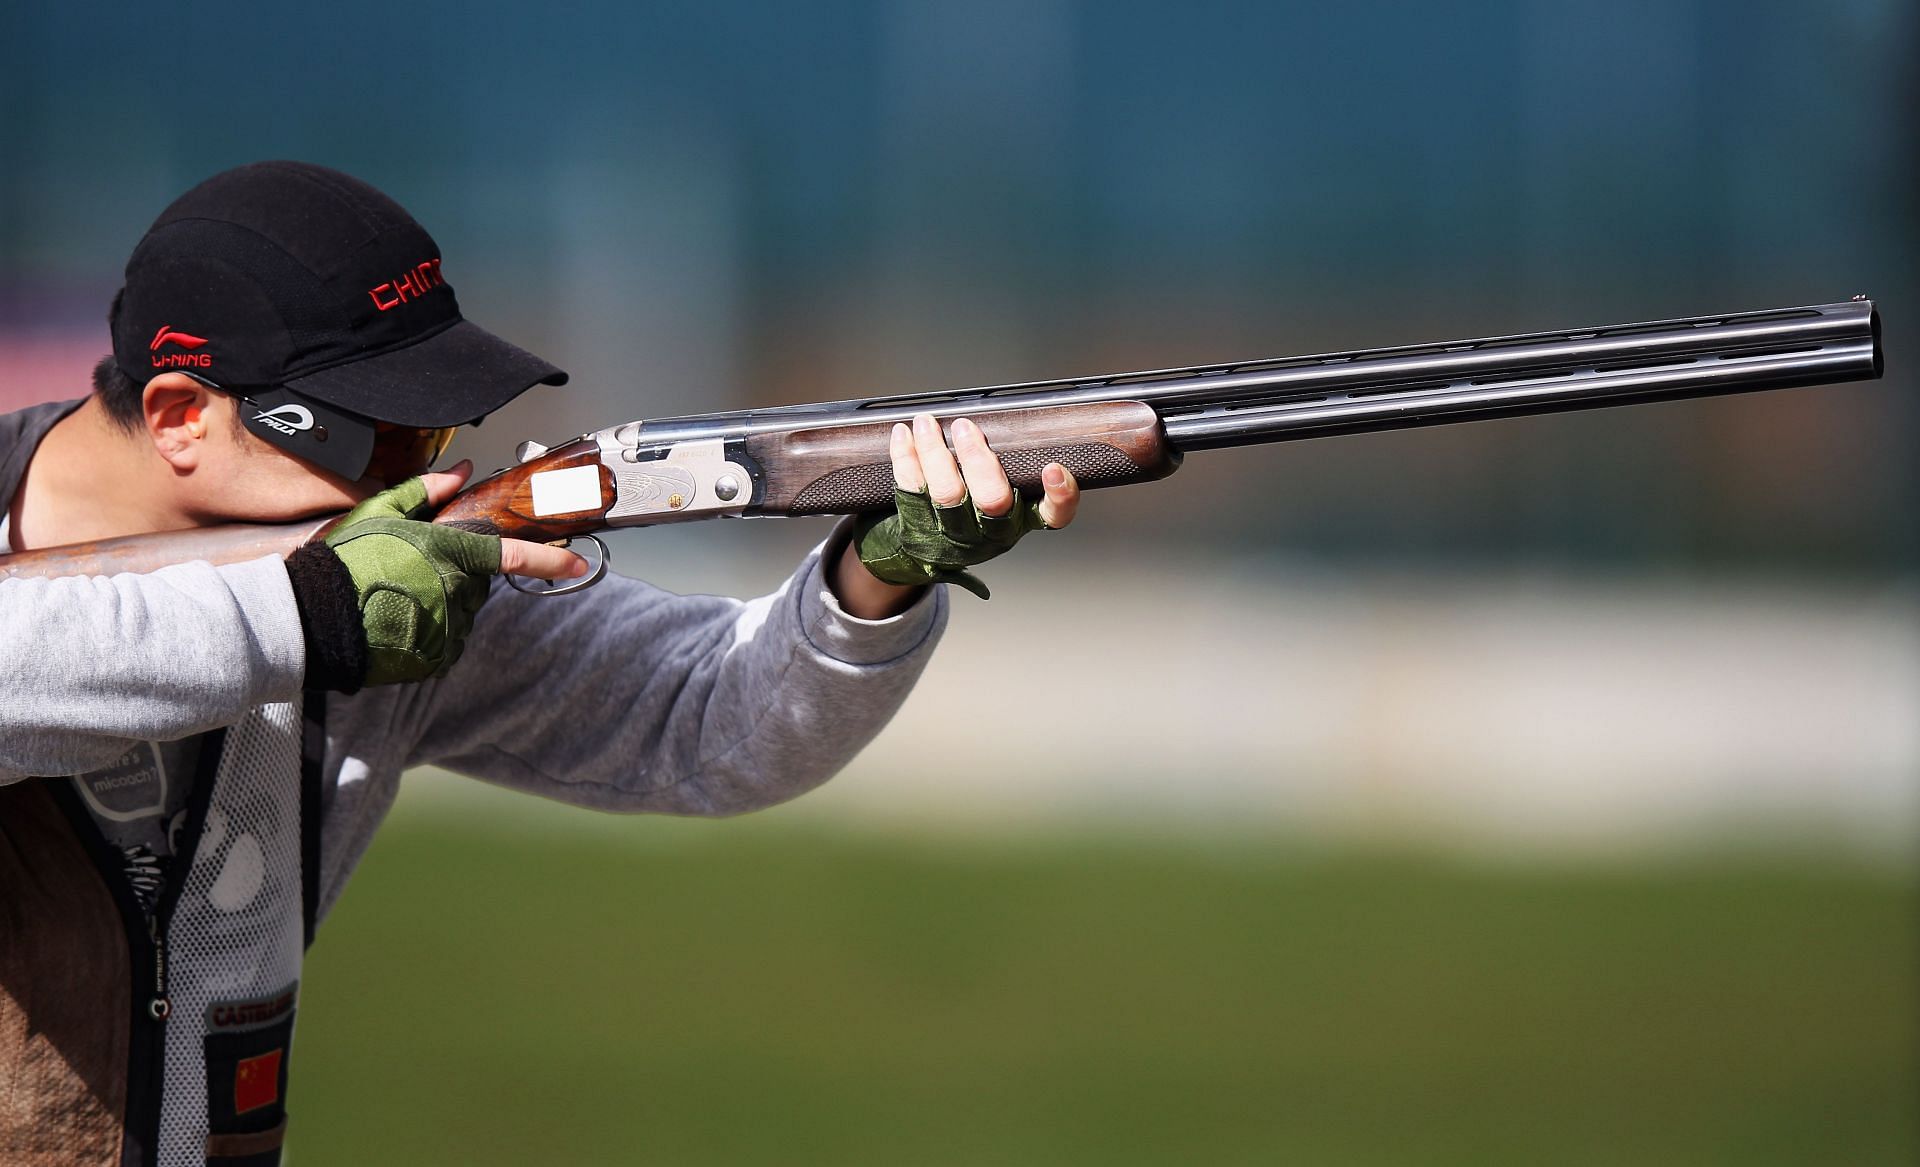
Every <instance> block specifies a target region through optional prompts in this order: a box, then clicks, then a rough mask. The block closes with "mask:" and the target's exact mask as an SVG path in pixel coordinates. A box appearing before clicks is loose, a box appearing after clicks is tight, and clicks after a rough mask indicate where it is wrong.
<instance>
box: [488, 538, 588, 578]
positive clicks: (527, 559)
mask: <svg viewBox="0 0 1920 1167" xmlns="http://www.w3.org/2000/svg"><path fill="white" fill-rule="evenodd" d="M500 574H502V575H522V576H526V577H528V578H530V579H578V578H580V577H581V576H583V575H585V574H587V561H586V560H584V559H582V558H580V557H579V556H578V555H575V554H574V553H573V552H571V551H568V550H566V549H565V548H562V547H549V546H547V545H546V544H544V543H529V542H527V541H526V540H524V539H502V540H500Z"/></svg>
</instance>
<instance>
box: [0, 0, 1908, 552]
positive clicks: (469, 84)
mask: <svg viewBox="0 0 1920 1167" xmlns="http://www.w3.org/2000/svg"><path fill="white" fill-rule="evenodd" d="M1915 24H1916V20H1915V13H1914V11H1913V9H1912V7H1911V6H1910V5H1907V4H1901V3H1896V2H1894V0H1841V2H1836V3H1827V4H1820V5H1808V4H1796V3H1757V4H1756V3H1740V2H1734V0H1657V2H1646V0H1641V2H1625V3H1622V2H1617V0H1567V2H1560V3H1514V2H1509V3H1480V4H1472V5H1447V6H1420V5H1397V4H1364V3H1363V4H1347V5H1337V6H1336V5H1281V4H1273V5H1250V4H1222V3H1198V4H1186V5H1180V6H1177V7H1174V6H1160V5H1146V4H1123V3H1073V2H1068V0H977V2H973V3H966V4H927V3H872V2H850V0H828V2H822V3H811V4H804V5H801V4H742V3H701V4H652V5H572V4H556V5H542V6H526V5H505V4H494V3H466V4H446V5H407V6H394V5H389V4H366V3H354V2H349V3H342V4H334V5H328V6H325V7H303V8H283V7H280V6H274V5H260V6H231V7H225V8H221V7H208V6H199V5H194V6H186V5H167V4H160V5H142V6H138V7H122V8H117V9H103V8H101V7H98V6H94V5H78V4H76V5H52V4H16V5H10V6H8V8H7V10H6V12H5V13H4V15H0V44H3V45H4V48H0V64H4V69H0V101H3V102H4V108H5V112H6V118H5V129H4V133H5V135H6V138H7V147H6V157H7V159H8V164H7V167H6V173H5V176H4V179H0V273H4V280H3V282H4V291H0V296H4V299H3V300H0V310H3V311H4V314H5V316H4V320H0V333H4V334H5V335H6V336H8V337H10V338H13V339H15V340H16V341H17V340H18V339H19V338H20V337H21V336H22V335H23V334H38V335H41V336H42V337H45V336H46V335H47V334H49V333H60V334H61V335H62V336H64V337H67V338H70V339H71V338H74V337H75V336H76V335H77V336H79V337H81V338H82V339H81V340H74V341H72V343H75V344H79V345H80V347H82V348H88V347H89V346H90V347H92V348H100V349H104V343H103V341H101V340H97V339H90V338H93V337H97V336H98V322H99V320H100V318H101V316H102V314H103V311H104V306H105V304H106V302H107V300H108V298H109V297H110V295H111V293H112V291H113V289H114V287H115V286H116V284H117V275H118V270H119V265H120V264H121V263H122V262H123V261H124V257H125V255H126V253H127V252H128V251H129V250H130V248H131V246H132V244H133V242H134V241H135V240H136V239H137V238H138V237H139V235H140V233H141V231H142V230H143V229H144V226H145V224H146V223H147V222H148V221H149V220H150V219H151V218H152V216H153V215H154V214H155V213H156V212H157V211H158V209H159V208H160V207H161V206H163V205H165V203H166V202H167V201H168V200H169V199H170V198H172V197H173V195H175V194H177V193H178V192H179V191H181V190H182V189H184V188H185V187H187V186H189V185H191V184H192V183H193V182H195V181H197V180H198V179H200V178H201V177H204V176H205V175H207V174H208V173H211V172H212V171H214V170H217V169H219V168H222V167H224V166H228V165H231V164H235V163H239V162H242V161H246V160H250V159H255V158H260V157H265V156H287V157H299V158H306V159H312V160H316V161H321V162H326V163H329V164H332V165H336V166H339V167H341V168H343V169H346V170H349V171H352V172H354V173H357V174H360V175H363V176H365V177H366V178H368V179H370V180H372V181H374V182H375V183H376V184H377V185H380V186H382V187H384V188H386V189H387V190H389V191H390V192H391V193H393V194H394V195H396V196H397V197H398V198H400V200H401V201H402V202H403V203H405V204H406V205H408V206H409V207H410V208H411V209H412V210H413V211H414V212H415V213H416V214H417V215H418V216H419V217H420V218H421V219H422V220H423V221H424V222H425V223H426V224H427V226H428V228H429V229H430V230H432V231H433V232H435V234H436V235H437V237H438V238H439V240H440V242H441V245H442V247H443V249H444V251H445V254H446V257H447V266H446V270H447V273H448V275H449V277H450V279H451V281H452V282H453V283H454V285H455V286H456V287H457V289H458V290H459V292H460V295H461V298H462V302H463V304H464V305H465V306H466V308H467V311H468V314H469V315H470V316H472V317H474V318H476V319H479V320H481V321H482V322H484V323H487V324H489V325H491V326H493V327H495V328H496V329H497V330H499V331H502V332H504V333H506V334H508V335H509V336H511V337H514V338H516V339H520V340H522V341H523V342H524V343H526V344H528V345H529V346H531V347H535V348H538V349H540V350H541V351H544V352H545V353H547V354H548V355H550V356H552V357H554V358H555V359H556V360H558V361H559V362H560V363H562V364H563V365H565V366H566V367H568V368H569V369H570V370H572V371H573V372H574V373H575V376H576V387H575V388H573V389H570V390H568V391H567V392H566V393H565V394H564V395H560V394H547V395H545V396H544V397H543V398H542V400H541V402H540V403H539V404H538V405H537V406H529V407H523V408H522V410H521V411H518V412H515V413H510V414H508V415H506V418H505V419H504V420H502V421H501V422H499V423H497V424H496V426H495V427H493V428H491V429H490V430H489V431H488V433H489V436H492V437H493V438H494V441H495V442H497V443H498V446H499V448H500V449H502V450H504V449H505V448H506V447H507V446H508V445H510V442H509V441H508V435H507V434H506V433H505V432H504V431H507V430H514V431H516V434H515V436H525V433H523V432H520V431H527V432H538V433H540V434H542V435H543V436H548V437H552V436H564V435H565V433H566V432H571V431H578V430H580V429H583V428H586V427H587V426H589V425H595V426H597V425H601V424H607V423H609V422H610V421H612V420H614V419H615V418H625V417H628V416H638V415H646V414H650V415H660V414H663V413H671V412H688V411H696V410H701V409H707V408H721V407H727V406H733V405H738V404H742V403H773V402H783V401H797V400H806V399H814V398H824V397H841V396H852V395H864V394H868V393H878V392H890V391H907V390H912V389H922V388H941V387H947V386H950V385H959V384H979V383H994V382H1004V381H1014V380H1028V379H1034V378H1038V377H1046V376H1060V375H1067V374H1078V373H1090V372H1101V371H1109V370H1116V369H1123V368H1129V367H1165V366H1168V365H1176V364H1183V363H1198V362H1205V361H1217V360H1222V359H1227V358H1244V357H1255V356H1267V355H1280V354H1286V353H1294V352H1314V351H1326V350H1330V349H1338V348H1344V347H1357V346H1361V345H1376V344H1389V343H1402V342H1415V341H1423V340H1434V339H1452V338H1460V337H1468V336H1476V335H1489V334H1495V333H1501V332H1515V331H1525V330H1530V329H1535V328H1557V327H1568V326H1579V325H1589V324H1602V323H1615V322H1620V321H1625V320H1632V319H1651V318H1658V317H1663V316H1677V315H1691V314H1701V313H1709V312H1715V311H1727V310H1734V309H1744V308H1762V307H1776V306H1781V305H1786V304H1794V303H1807V302H1821V301H1830V300H1839V299H1845V298H1846V297H1847V296H1849V295H1851V294H1853V293H1856V292H1866V293H1870V294H1872V295H1874V296H1875V297H1876V298H1878V299H1880V300H1881V301H1882V302H1883V304H1884V306H1885V307H1884V309H1883V312H1884V315H1885V317H1886V320H1887V330H1888V336H1889V338H1890V348H1891V350H1892V358H1891V361H1890V365H1889V368H1890V375H1889V379H1888V381H1887V382H1886V383H1883V384H1881V385H1877V386H1867V387H1853V388H1844V389H1834V390H1818V391H1801V392H1796V393H1791V394H1784V395H1781V396H1779V397H1778V398H1775V399H1764V400H1743V401H1738V402H1731V403H1729V402H1708V403H1702V404H1690V405H1674V406H1666V407H1661V408H1656V409H1646V410H1637V411H1628V412H1626V413H1620V414H1612V415H1604V416H1602V415H1586V416H1582V417H1578V418H1574V419H1560V420H1550V421H1534V422H1523V423H1503V424H1497V425H1488V426H1473V427H1465V428H1462V429H1457V430H1449V431H1446V432H1444V433H1427V434H1420V435H1416V436H1405V435H1392V436H1382V437H1373V438H1366V439H1359V440H1345V441H1341V442H1335V443H1311V444H1308V445H1305V446H1295V447H1291V448H1288V449H1285V450H1283V451H1279V452H1275V451H1256V452H1252V453H1234V454H1224V455H1216V456H1210V457H1209V458H1207V459H1204V460H1196V463H1195V465H1194V467H1193V468H1192V469H1191V470H1190V473H1191V474H1192V475H1193V477H1194V480H1195V483H1196V485H1195V486H1194V487H1192V488H1190V490H1189V492H1187V493H1180V494H1172V493H1168V492H1166V491H1160V492H1157V493H1151V492H1141V493H1142V494H1143V495H1145V494H1149V493H1151V497H1141V498H1138V499H1135V500H1131V506H1130V509H1129V518H1128V520H1127V521H1126V522H1125V523H1105V522H1101V521H1099V520H1098V519H1096V520H1095V521H1094V522H1092V523H1090V524H1089V528H1088V529H1089V534H1087V535H1086V536H1084V537H1083V538H1084V539H1087V540H1100V539H1128V540H1130V539H1134V538H1137V537H1138V534H1139V531H1140V516H1141V515H1143V514H1144V515H1147V516H1148V517H1149V518H1155V517H1165V518H1169V519H1170V518H1173V517H1175V516H1177V517H1178V518H1179V520H1180V522H1179V528H1180V534H1179V536H1178V537H1179V538H1184V539H1191V538H1201V539H1211V540H1215V541H1223V542H1232V543H1233V544H1234V545H1236V546H1238V547H1241V548H1246V547H1249V546H1254V547H1258V546H1268V547H1275V548H1281V547H1284V548H1288V549H1291V550H1295V551H1298V550H1302V549H1305V550H1309V551H1318V552H1323V553H1327V554H1331V555H1333V556H1335V557H1336V558H1340V559H1346V558H1349V557H1358V558H1362V559H1366V558H1381V557H1385V558H1389V559H1395V560H1399V559H1409V558H1410V559H1413V560H1415V561H1419V560H1422V559H1442V560H1451V559H1458V558H1461V557H1467V558H1473V557H1480V556H1493V557H1496V558H1498V557H1515V556H1518V557H1523V558H1529V559H1534V560H1542V561H1546V562H1550V563H1580V562H1587V561H1600V562H1624V563H1636V562H1648V561H1653V562H1660V563H1667V564H1674V565H1679V566H1697V565H1707V564H1719V563H1732V564H1744V565H1766V564H1774V565H1792V566H1794V567H1795V568H1796V569H1799V570H1814V571H1826V570H1838V571H1845V572H1858V571H1862V570H1865V571H1875V570H1885V569H1887V568H1889V567H1894V566H1898V565H1904V566H1909V567H1910V566H1911V565H1913V564H1914V563H1915V562H1916V559H1915V547H1916V540H1915V535H1914V529H1915V526H1916V524H1915V522H1914V500H1915V498H1916V497H1917V493H1916V478H1915V470H1914V466H1915V457H1914V454H1915V452H1916V445H1917V444H1920V410H1916V408H1915V405H1914V402H1913V396H1914V394H1913V389H1914V386H1913V382H1912V381H1911V380H1910V379H1909V377H1908V375H1907V373H1906V367H1905V364H1904V362H1903V360H1902V358H1901V341H1902V337H1903V336H1904V329H1903V324H1904V320H1905V316H1904V309H1905V307H1906V305H1907V303H1908V302H1909V301H1910V300H1911V298H1912V295H1913V292H1914V291H1915V290H1916V289H1915V270H1914V260H1915V255H1916V251H1915V243H1916V231H1920V205H1916V190H1917V189H1920V175H1917V174H1916V161H1915V158H1916V152H1915V149H1914V134H1915V125H1914V121H1913V114H1912V111H1913V108H1914V106H1915V104H1916V99H1917V98H1920V93H1917V91H1916V85H1915V80H1914V77H1915V71H1914V68H1913V64H1912V61H1913V55H1914V54H1913V49H1914V44H1915ZM62 360H63V361H64V362H66V363H58V362H55V363H51V364H49V363H46V362H43V363H41V364H39V365H35V366H33V367H34V368H35V370H36V372H37V373H40V382H41V383H36V384H26V385H23V384H21V383H20V381H19V379H17V378H16V379H15V380H13V381H12V382H11V383H10V384H9V385H8V386H7V387H6V388H5V389H4V390H0V391H3V392H7V393H10V394H13V395H15V396H16V397H17V396H18V395H21V394H34V395H41V396H62V395H70V394H71V393H73V392H74V391H75V390H76V389H77V388H78V386H79V381H78V378H77V376H76V374H77V373H78V372H80V371H81V369H80V368H79V366H77V365H73V358H71V357H65V358H62ZM15 364H16V369H18V368H19V367H20V363H19V362H18V361H16V363H15ZM70 365H72V366H73V367H71V368H69V366H70ZM41 370H45V371H44V372H40V371H41ZM54 382H57V383H54ZM475 448H476V449H478V450H480V451H482V452H485V453H491V452H492V451H493V447H490V446H488V445H487V444H486V443H484V442H482V443H480V444H479V445H478V446H477V447H475ZM1229 483H1231V484H1234V485H1236V486H1242V487H1248V489H1244V490H1237V491H1235V492H1234V493H1235V494H1236V496H1237V497H1238V498H1240V499H1243V500H1245V504H1244V505H1243V506H1240V507H1233V506H1227V507H1219V506H1213V505H1209V506H1207V507H1205V508H1196V507H1195V506H1194V500H1195V499H1196V498H1200V497H1206V496H1207V495H1208V494H1211V493H1212V492H1211V491H1210V490H1209V489H1208V488H1210V487H1224V486H1226V485H1227V484H1229ZM1110 509H1111V508H1109V507H1104V506H1103V507H1101V508H1099V510H1101V511H1110ZM1196 510H1203V511H1204V513H1202V514H1196V513H1195V512H1196Z"/></svg>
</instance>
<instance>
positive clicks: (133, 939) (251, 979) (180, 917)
mask: <svg viewBox="0 0 1920 1167" xmlns="http://www.w3.org/2000/svg"><path fill="white" fill-rule="evenodd" d="M71 408H72V403H66V404H64V405H55V406H40V407H36V408H33V409H29V410H24V411H21V412H20V413H16V414H12V415H9V416H5V417H0V510H3V509H4V508H5V507H7V506H9V505H10V504H11V501H12V498H13V494H14V492H15V490H16V489H17V487H18V483H19V481H20V478H21V476H22V474H23V472H24V470H25V468H26V464H27V461H28V460H29V458H30V457H31V455H32V452H33V450H34V449H35V448H36V447H37V446H38V445H39V443H40V439H41V438H42V437H43V436H44V435H45V433H46V431H47V430H48V429H49V428H51V427H52V425H53V424H54V422H56V421H58V420H59V419H60V418H61V417H63V416H64V415H65V414H66V412H68V411H69V410H70V409H71ZM324 709H325V702H324V699H323V698H320V697H318V696H315V697H311V698H309V699H308V700H307V701H306V703H305V705H304V707H302V706H295V705H290V704H278V705H264V706H260V707H259V708H256V709H254V710H252V711H251V712H249V713H248V714H247V715H246V716H245V717H244V718H242V719H241V721H240V722H239V723H238V724H236V725H233V726H231V727H229V728H227V729H225V730H219V731H215V732H214V733H213V734H210V735H208V738H207V740H206V743H205V745H204V746H203V748H202V750H201V752H200V755H201V756H200V765H199V767H198V772H197V773H196V774H195V776H194V783H193V787H192V792H191V794H190V795H189V797H188V802H187V815H186V823H185V826H184V828H183V830H182V831H181V832H180V834H179V836H178V839H177V840H176V843H175V856H176V858H175V861H174V863H173V865H172V874H171V876H170V878H169V880H168V883H167V886H166V887H165V888H164V889H163V890H162V892H161V894H160V896H159V898H158V901H157V904H156V905H155V907H154V910H153V911H152V912H148V911H147V910H145V909H144V908H143V907H142V906H141V904H140V902H139V900H138V899H137V897H136V896H135V895H134V892H133V889H132V886H131V884H130V883H129V882H128V880H127V877H126V874H125V872H124V869H123V867H124V857H123V855H122V854H121V852H120V851H119V850H118V849H117V848H115V847H114V846H112V845H111V844H110V843H108V841H107V840H106V838H105V837H104V836H103V835H102V833H101V832H100V830H99V828H98V827H97V826H96V825H95V822H94V820H93V817H92V816H91V815H90V814H89V813H88V812H87V810H86V807H85V805H84V803H83V802H82V799H81V796H80V794H79V792H78V791H77V789H76V787H75V780H74V779H72V778H54V777H47V778H29V779H26V780H24V781H20V782H15V783H12V784H10V785H6V786H0V1162H4V1163H6V1164H9V1165H14V1164H18V1165H21V1167H29V1165H36V1164H43V1163H44V1164H61V1165H63V1167H64V1165H68V1164H86V1165H88V1167H92V1165H96V1164H97V1165H101V1167H109V1165H114V1164H119V1165H121V1167H198V1165H199V1164H202V1163H207V1164H215V1165H219V1167H243V1165H244V1167H271V1165H273V1164H277V1163H278V1162H279V1160H280V1146H281V1143H282V1141H283V1139H284V1137H285V1132H286V1094H287V1090H286V1087H287V1071H288V1056H289V1054H290V1052H291V1047H292V1037H293V1019H294V1006H295V1003H296V1001H297V996H298V985H299V975H300V964H301V958H302V956H303V954H304V951H305V946H306V944H307V943H309V942H310V941H311V938H312V930H313V920H314V913H315V908H316V906H317V904H318V899H319V850H320V848H319V825H320V813H321V806H320V758H321V751H322V749H323V748H324V740H325V736H324V730H323V728H322V726H321V718H322V716H323V714H324ZM188 856H191V862H188V861H187V859H186V857H188Z"/></svg>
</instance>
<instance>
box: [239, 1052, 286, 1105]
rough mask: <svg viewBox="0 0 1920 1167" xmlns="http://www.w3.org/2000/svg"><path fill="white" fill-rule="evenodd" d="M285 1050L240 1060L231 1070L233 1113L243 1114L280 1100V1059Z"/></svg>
mask: <svg viewBox="0 0 1920 1167" xmlns="http://www.w3.org/2000/svg"><path fill="white" fill-rule="evenodd" d="M285 1052H286V1051H285V1050H278V1049H277V1050H273V1051H272V1052H270V1053H264V1054H261V1055H260V1056H258V1057H252V1058H242V1059H241V1060H240V1063H239V1064H238V1065H236V1066H235V1067H234V1068H233V1112H234V1113H235V1114H245V1113H247V1112H248V1111H249V1110H258V1109H260V1108H261V1107H263V1106H272V1105H273V1104H274V1103H275V1102H278V1101H279V1100H280V1057H281V1055H282V1054H284V1053H285Z"/></svg>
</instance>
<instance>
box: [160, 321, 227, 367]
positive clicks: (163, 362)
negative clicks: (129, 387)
mask: <svg viewBox="0 0 1920 1167" xmlns="http://www.w3.org/2000/svg"><path fill="white" fill-rule="evenodd" d="M205 343H207V338H206V337H204V336H192V335H189V334H187V333H184V332H175V331H174V330H173V326H172V325H170V324H162V325H161V326H160V331H158V332H156V333H154V334H153V340H152V341H150V342H148V344H147V348H148V350H149V351H151V352H152V353H153V367H154V368H156V369H178V368H182V367H186V366H191V367H192V368H196V369H205V368H208V367H210V366H212V364H213V354H212V353H196V352H184V353H163V352H161V351H160V346H161V345H165V344H172V345H178V346H179V347H181V348H184V349H196V348H199V347H200V346H201V345H203V344H205Z"/></svg>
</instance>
